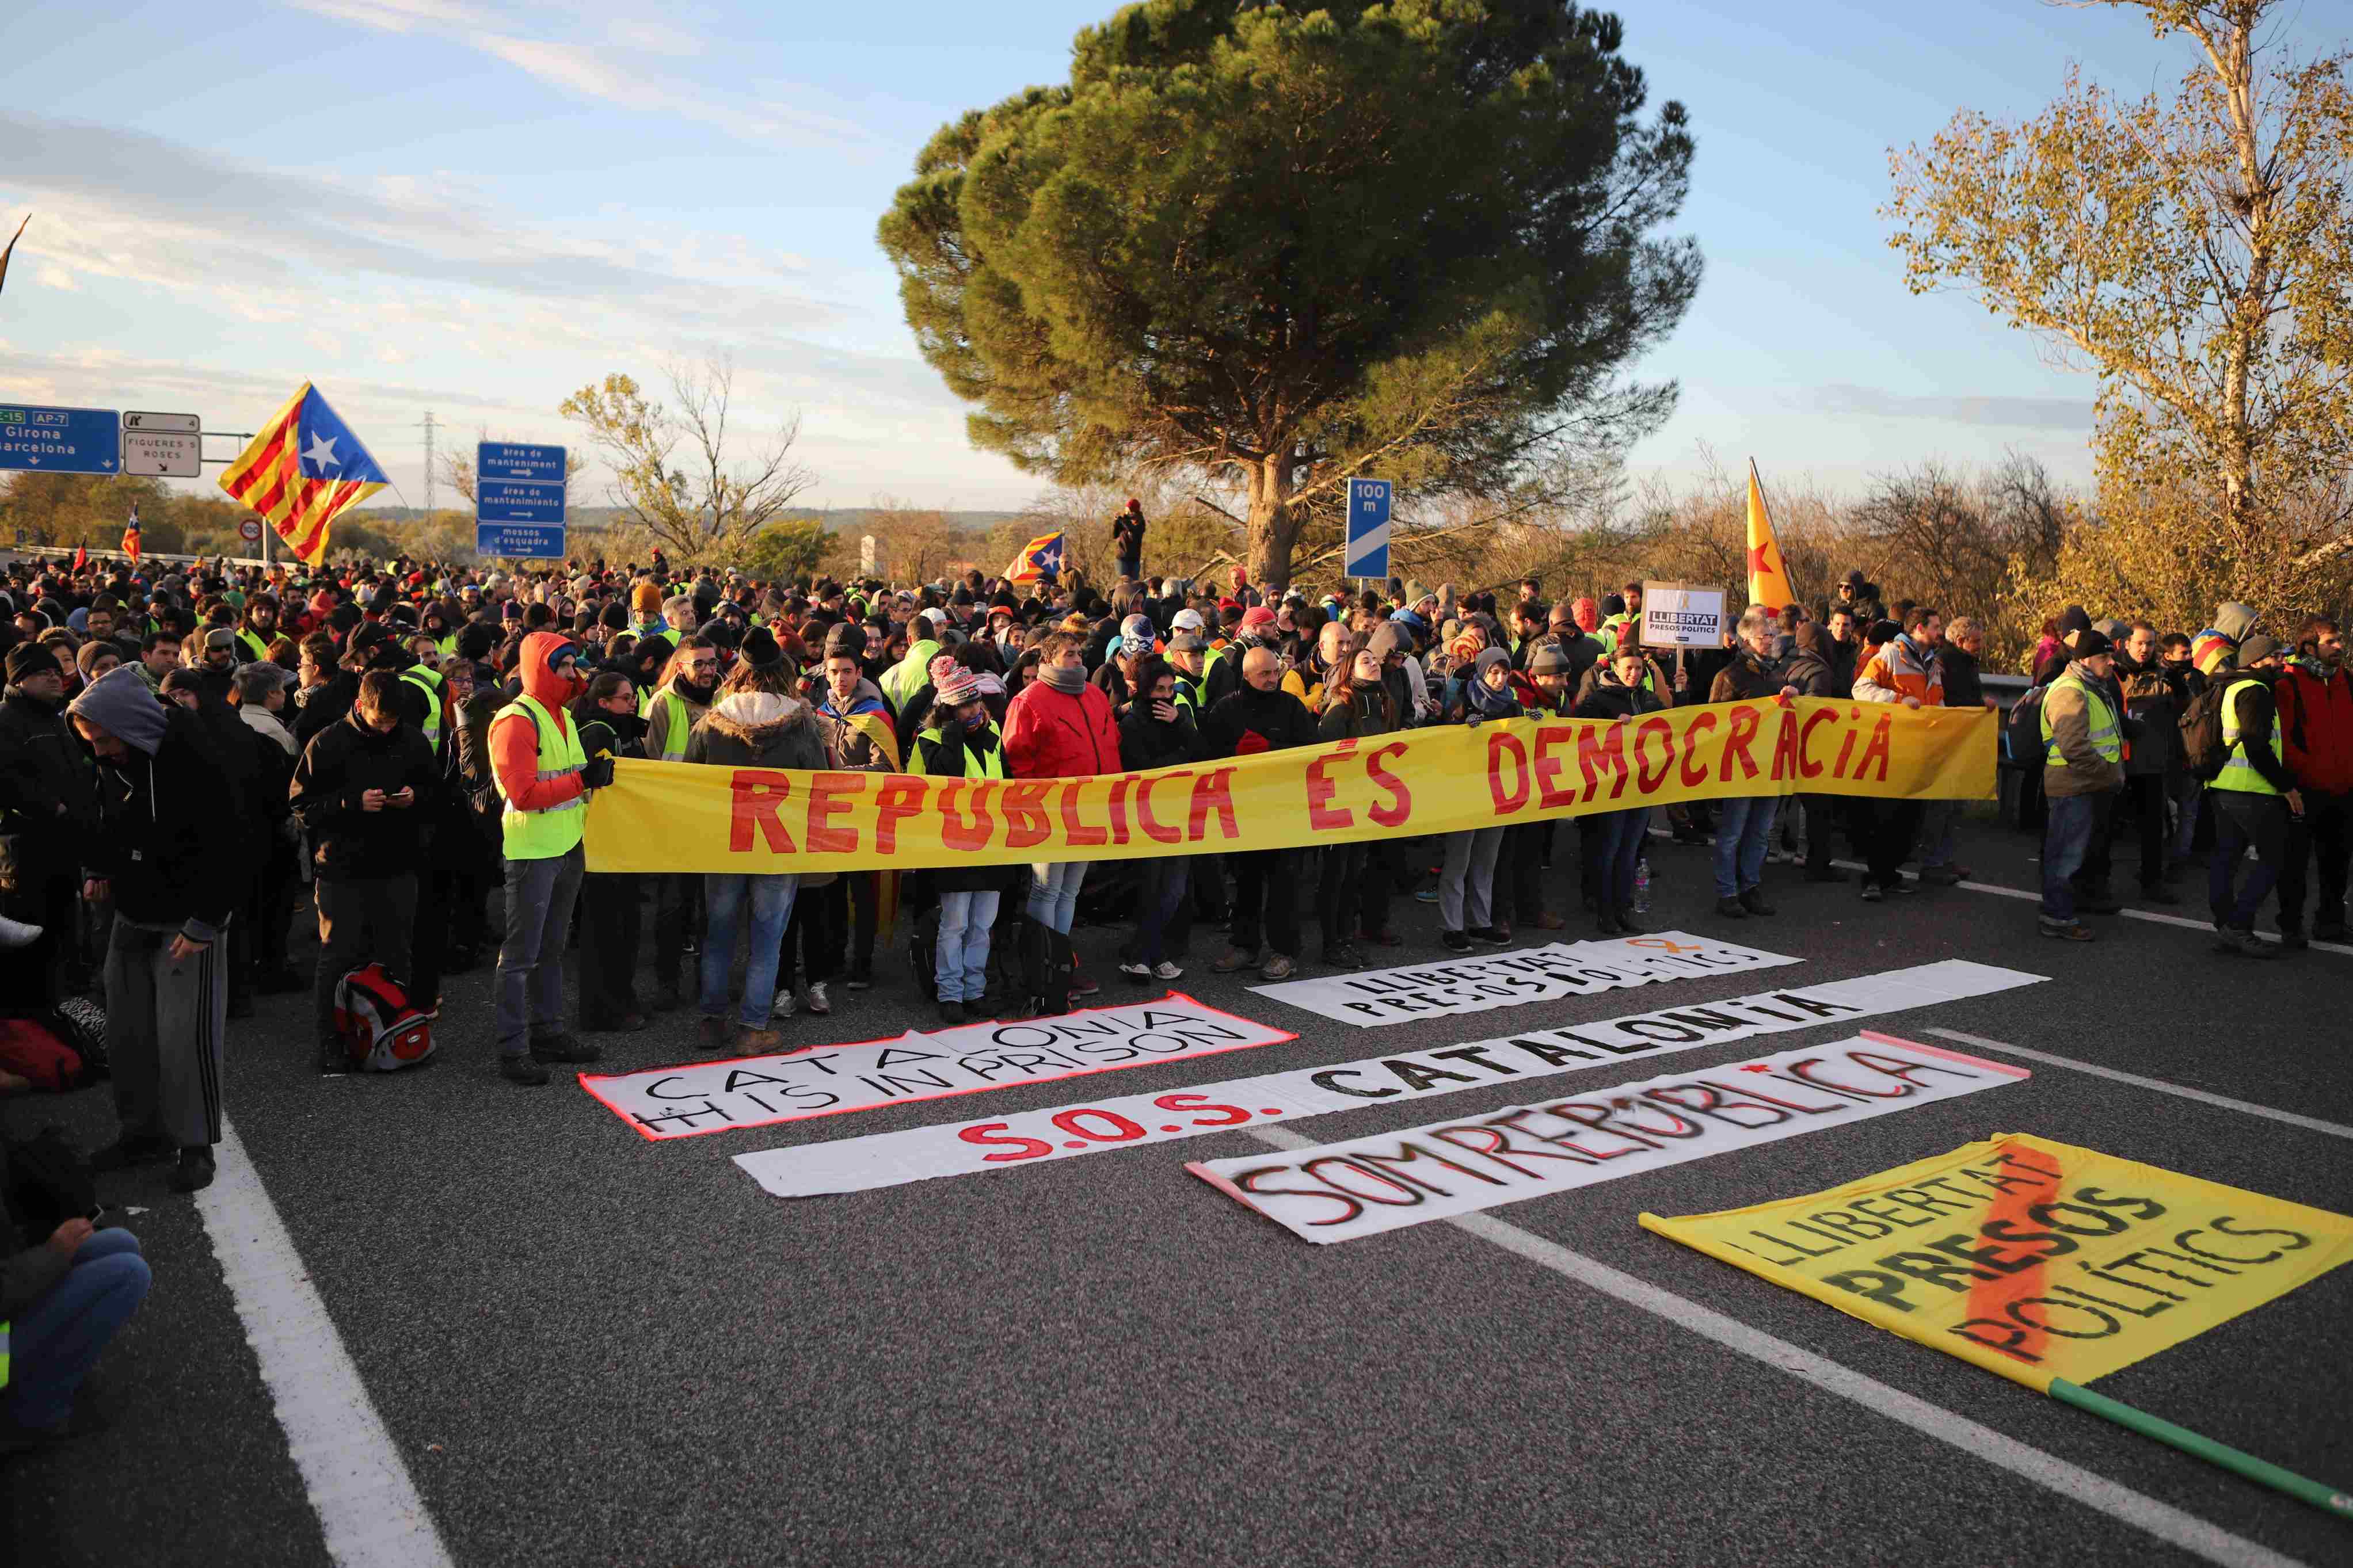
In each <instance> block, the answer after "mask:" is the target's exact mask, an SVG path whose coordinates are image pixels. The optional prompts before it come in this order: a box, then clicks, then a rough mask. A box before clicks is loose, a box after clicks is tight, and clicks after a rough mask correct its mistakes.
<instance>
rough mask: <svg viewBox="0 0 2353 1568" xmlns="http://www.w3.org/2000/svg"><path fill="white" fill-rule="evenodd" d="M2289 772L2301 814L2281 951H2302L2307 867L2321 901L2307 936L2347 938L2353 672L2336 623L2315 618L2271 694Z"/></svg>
mask: <svg viewBox="0 0 2353 1568" xmlns="http://www.w3.org/2000/svg"><path fill="white" fill-rule="evenodd" d="M2273 694H2274V697H2275V698H2276V699H2277V700H2278V702H2279V734H2280V738H2281V741H2282V742H2283V745H2282V751H2283V752H2284V756H2285V759H2286V762H2287V771H2288V773H2289V774H2290V775H2291V776H2292V777H2294V778H2295V784H2296V788H2297V789H2298V790H2299V791H2300V792H2302V794H2303V795H2304V815H2303V816H2301V817H2291V818H2290V819H2289V821H2288V826H2287V841H2286V847H2285V851H2284V855H2285V858H2284V864H2283V865H2282V866H2281V867H2280V879H2279V924H2280V936H2281V938H2282V945H2284V946H2286V947H2302V946H2303V945H2304V944H2305V942H2306V941H2307V940H2308V939H2307V938H2306V935H2305V926H2304V895H2305V890H2306V880H2305V870H2306V862H2307V861H2308V860H2311V859H2314V858H2317V859H2318V861H2319V864H2320V901H2319V903H2318V905H2317V906H2316V908H2315V909H2314V910H2313V915H2312V935H2313V936H2316V937H2318V938H2319V939H2320V940H2321V941H2323V942H2342V941H2344V940H2345V870H2346V862H2347V859H2348V851H2353V838H2348V819H2353V673H2348V671H2347V670H2346V668H2345V639H2344V637H2342V636H2340V635H2339V634H2338V632H2337V623H2336V622H2335V621H2332V620H2330V619H2328V618H2327V616H2313V617H2312V618H2311V619H2310V620H2308V621H2306V622H2305V623H2304V629H2303V630H2301V631H2299V632H2298V633H2297V634H2296V638H2295V658H2294V659H2293V660H2291V661H2290V662H2289V664H2288V667H2287V673H2286V674H2284V675H2283V676H2281V677H2280V679H2279V683H2278V684H2277V685H2276V686H2274V688H2273Z"/></svg>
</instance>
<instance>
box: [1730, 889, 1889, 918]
mask: <svg viewBox="0 0 2353 1568" xmlns="http://www.w3.org/2000/svg"><path fill="white" fill-rule="evenodd" d="M1871 894H1872V889H1869V888H1865V889H1863V890H1862V896H1863V897H1864V898H1866V899H1867V898H1869V897H1871ZM1715 912H1716V913H1717V914H1720V915H1722V916H1723V917H1724V918H1725V920H1728V921H1745V920H1746V919H1747V918H1748V906H1747V905H1746V904H1744V903H1742V902H1741V901H1740V900H1738V899H1718V900H1715Z"/></svg>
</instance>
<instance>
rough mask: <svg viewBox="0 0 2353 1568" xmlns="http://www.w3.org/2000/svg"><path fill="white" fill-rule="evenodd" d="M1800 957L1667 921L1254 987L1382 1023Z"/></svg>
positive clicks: (1367, 1023) (1315, 1008) (1328, 1013)
mask: <svg viewBox="0 0 2353 1568" xmlns="http://www.w3.org/2000/svg"><path fill="white" fill-rule="evenodd" d="M1799 962H1801V961H1800V960H1798V959H1795V958H1788V957H1784V956H1783V955H1782V954H1780V953H1778V952H1758V951H1757V949H1755V948H1753V947H1742V946H1740V945H1739V944H1738V943H1736V942H1719V941H1717V940H1716V939H1715V938H1714V937H1704V936H1694V935H1693V934H1692V933H1691V932H1689V931H1660V932H1658V933H1656V934H1655V935H1651V936H1627V937H1610V938H1608V939H1606V940H1603V941H1600V942H1553V943H1551V944H1550V945H1548V946H1545V947H1534V948H1525V949H1523V950H1521V951H1520V952H1498V953H1495V954H1493V955H1492V956H1488V957H1482V958H1462V959H1455V960H1452V961H1451V962H1448V963H1409V964H1404V965H1401V966H1399V967H1398V968H1395V969H1375V970H1370V971H1367V972H1366V973H1362V974H1333V975H1319V976H1317V977H1316V978H1314V979H1313V980H1285V981H1282V982H1280V983H1279V984H1273V985H1253V986H1251V987H1250V990H1251V991H1252V992H1254V993H1255V994H1258V995H1261V996H1271V997H1273V998H1274V999H1275V1000H1276V1001H1278V1002H1288V1003H1290V1004H1291V1005H1293V1006H1294V1007H1304V1008H1306V1009H1307V1011H1309V1012H1311V1013H1320V1014H1322V1015H1323V1016H1324V1017H1326V1018H1336V1019H1338V1020H1339V1021H1340V1022H1341V1023H1343V1024H1355V1025H1357V1026H1360V1027H1363V1028H1367V1029H1377V1028H1381V1027H1383V1026H1387V1025H1389V1024H1414V1023H1426V1022H1428V1021H1429V1020H1430V1019H1432V1018H1451V1017H1453V1016H1456V1015H1458V1014H1463V1013H1484V1012H1486V1011H1488V1010H1489V1009H1491V1008H1494V1007H1517V1006H1519V1005H1522V1004H1523V1003H1527V1002H1556V1001H1558V1000H1559V999H1560V998H1562V997H1564V996H1587V995H1591V994H1595V993H1598V992H1602V991H1617V990H1622V989H1623V988H1625V987H1627V986H1630V985H1648V984H1651V982H1652V981H1654V980H1694V979H1697V978H1700V977H1702V976H1704V975H1710V974H1736V973H1740V972H1741V971H1742V970H1746V969H1773V968H1777V967H1778V966H1779V965H1781V964H1785V963H1799Z"/></svg>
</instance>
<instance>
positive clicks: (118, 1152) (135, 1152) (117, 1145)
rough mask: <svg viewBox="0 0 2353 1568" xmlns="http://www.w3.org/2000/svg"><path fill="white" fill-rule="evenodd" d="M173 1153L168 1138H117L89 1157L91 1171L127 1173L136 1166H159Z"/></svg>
mask: <svg viewBox="0 0 2353 1568" xmlns="http://www.w3.org/2000/svg"><path fill="white" fill-rule="evenodd" d="M173 1153H174V1150H173V1148H172V1142H171V1140H170V1139H168V1138H118V1139H116V1140H115V1141H114V1142H111V1143H109V1144H108V1145H107V1146H106V1147H105V1148H103V1149H100V1151H99V1152H97V1153H95V1154H92V1155H91V1156H90V1169H91V1170H93V1171H128V1170H130V1169H132V1167H133V1166H137V1165H160V1164H162V1163H164V1161H166V1160H168V1159H170V1158H171V1157H172V1155H173Z"/></svg>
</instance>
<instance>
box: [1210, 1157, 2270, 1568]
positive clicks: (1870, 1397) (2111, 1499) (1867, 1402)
mask: <svg viewBox="0 0 2353 1568" xmlns="http://www.w3.org/2000/svg"><path fill="white" fill-rule="evenodd" d="M1250 1135H1251V1136H1252V1137H1254V1138H1256V1139H1258V1140H1259V1142H1262V1143H1266V1144H1269V1145H1271V1146H1272V1147H1274V1148H1277V1149H1286V1150H1291V1151H1293V1152H1296V1151H1298V1150H1301V1149H1310V1148H1313V1147H1314V1143H1315V1141H1314V1139H1312V1138H1303V1137H1301V1136H1300V1135H1299V1134H1298V1133H1296V1132H1293V1131H1289V1130H1288V1129H1286V1128H1281V1127H1266V1128H1259V1129H1255V1130H1253V1131H1252V1132H1251V1134H1250ZM1441 1223H1443V1224H1446V1225H1451V1226H1454V1227H1455V1228H1456V1229H1458V1230H1465V1231H1468V1232H1470V1233H1471V1234H1472V1236H1475V1237H1479V1238H1480V1239H1481V1240H1482V1241H1491V1242H1493V1243H1494V1244H1495V1245H1496V1246H1497V1247H1502V1248H1504V1250H1505V1251H1507V1252H1512V1253H1515V1254H1517V1255H1518V1256H1520V1257H1522V1258H1526V1259H1527V1260H1528V1261H1529V1262H1531V1263H1533V1264H1535V1265H1536V1266H1537V1267H1538V1268H1549V1269H1551V1270H1552V1271H1553V1272H1554V1273H1556V1274H1558V1275H1561V1276H1562V1277H1564V1278H1566V1279H1573V1280H1575V1281H1577V1283H1578V1284H1580V1285H1583V1286H1586V1287H1588V1288H1589V1289H1595V1290H1599V1291H1600V1292H1601V1293H1602V1294H1603V1295H1605V1296H1613V1297H1615V1298H1617V1299H1618V1300H1620V1301H1623V1302H1624V1303H1626V1304H1627V1305H1628V1306H1630V1307H1634V1308H1638V1309H1640V1310H1642V1311H1645V1312H1649V1313H1651V1315H1652V1316H1654V1317H1659V1318H1663V1319H1665V1320H1666V1321H1668V1322H1671V1323H1673V1324H1675V1325H1676V1326H1677V1327H1679V1328H1684V1329H1689V1330H1690V1331H1692V1332H1693V1333H1695V1334H1698V1335H1699V1336H1700V1337H1702V1338H1703V1339H1708V1340H1713V1341H1715V1342H1716V1343H1717V1344H1719V1345H1722V1346H1723V1347H1724V1348H1725V1349H1726V1350H1728V1351H1732V1352H1735V1353H1736V1354H1739V1355H1745V1356H1747V1357H1749V1358H1750V1359H1751V1360H1754V1361H1760V1362H1763V1363H1765V1364H1766V1365H1767V1366H1769V1367H1772V1368H1774V1369H1775V1370H1776V1371H1778V1372H1786V1373H1788V1374H1789V1375H1790V1376H1792V1377H1795V1378H1798V1379H1799V1380H1800V1381H1802V1382H1806V1383H1810V1384H1813V1385H1814V1386H1815V1387H1817V1388H1820V1389H1821V1390H1823V1391H1824V1392H1825V1393H1829V1394H1837V1395H1838V1396H1839V1397H1840V1398H1841V1399H1846V1400H1852V1402H1853V1403H1855V1404H1856V1405H1861V1406H1862V1408H1863V1409H1865V1410H1868V1411H1871V1412H1872V1413H1873V1414H1874V1415H1884V1416H1886V1417H1887V1418H1888V1419H1889V1420H1891V1421H1894V1422H1896V1423H1898V1424H1900V1425H1902V1426H1909V1427H1911V1428H1912V1429H1913V1430H1914V1431H1915V1432H1918V1433H1920V1434H1921V1435H1922V1436H1927V1437H1933V1438H1935V1439H1936V1441H1938V1442H1940V1443H1946V1444H1949V1445H1951V1446H1952V1447H1955V1448H1957V1449H1959V1450H1960V1451H1961V1452H1962V1453H1964V1454H1967V1455H1968V1456H1969V1457H1971V1458H1978V1459H1983V1460H1984V1461H1985V1462H1986V1463H1988V1464H1989V1465H1993V1466H1996V1467H1998V1468H2001V1469H2005V1470H2008V1471H2010V1473H2011V1474H2012V1475H2015V1476H2017V1477H2019V1478H2020V1479H2023V1480H2027V1481H2031V1482H2032V1483H2033V1484H2035V1485H2036V1486H2039V1487H2042V1488H2043V1489H2046V1490H2048V1491H2052V1492H2056V1493H2058V1494H2059V1495H2060V1496H2061V1497H2064V1498H2072V1499H2073V1500H2075V1501H2077V1502H2080V1503H2082V1504H2083V1505H2084V1507H2086V1508H2089V1509H2093V1510H2096V1511H2098V1512H2100V1513H2104V1514H2106V1515H2107V1516H2108V1517H2109V1518H2111V1519H2114V1520H2116V1521H2120V1522H2122V1523H2125V1524H2128V1525H2131V1526H2132V1527H2134V1528H2135V1529H2137V1530H2140V1531H2146V1532H2147V1534H2150V1535H2153V1536H2155V1537H2156V1538H2157V1539H2158V1540H2159V1541H2162V1542H2166V1543H2167V1544H2168V1545H2172V1546H2178V1547H2179V1548H2181V1550H2183V1551H2184V1552H2189V1553H2190V1554H2192V1555H2193V1556H2197V1557H2200V1558H2203V1559H2204V1560H2205V1561H2207V1562H2209V1563H2219V1564H2222V1565H2224V1568H2305V1565H2304V1564H2303V1563H2301V1561H2300V1560H2299V1559H2297V1558H2294V1557H2289V1556H2285V1555H2284V1554H2282V1553H2280V1552H2274V1551H2273V1550H2272V1549H2271V1548H2270V1547H2268V1546H2264V1545H2263V1544H2261V1543H2260V1542H2253V1541H2249V1540H2248V1539H2246V1538H2245V1537H2244V1536H2241V1535H2233V1534H2232V1533H2231V1532H2230V1531H2227V1530H2224V1529H2222V1528H2221V1526H2220V1525H2216V1524H2210V1523H2208V1522H2207V1521H2205V1520H2202V1519H2200V1518H2199V1517H2198V1516H2197V1515H2195V1514H2192V1513H2185V1512H2183V1511H2182V1510H2180V1509H2178V1508H2175V1507H2174V1506H2173V1505H2172V1504H2170V1503H2166V1502H2160V1501H2158V1500H2157V1499H2155V1498H2153V1497H2149V1496H2147V1494H2145V1493H2142V1492H2137V1491H2135V1490H2133V1489H2131V1488H2130V1487H2127V1486H2122V1485H2119V1484H2118V1483H2116V1482H2115V1481H2112V1480H2109V1479H2107V1478H2106V1477H2105V1476H2098V1475H2094V1474H2093V1473H2092V1472H2091V1471H2089V1470H2086V1469H2084V1468H2082V1467H2080V1466H2077V1465H2071V1464H2069V1463H2068V1462H2067V1461H2066V1460H2064V1459H2062V1458H2059V1457H2058V1456H2056V1455H2054V1454H2046V1453H2044V1452H2043V1451H2042V1449H2040V1448H2037V1447H2034V1446H2033V1445H2031V1444H2030V1443H2021V1442H2020V1441H2019V1440H2018V1439H2017V1438H2015V1437H2010V1436H2005V1435H2004V1434H2002V1433H2000V1432H1997V1431H1995V1430H1994V1429H1993V1428H1992V1427H1990V1426H1980V1425H1978V1423H1977V1422H1975V1421H1972V1420H1970V1419H1968V1417H1967V1416H1965V1415H1955V1414H1954V1413H1953V1412H1951V1411H1949V1410H1947V1409H1945V1408H1944V1407H1943V1406H1942V1405H1931V1404H1929V1403H1928V1402H1927V1401H1926V1400H1925V1399H1920V1398H1917V1397H1915V1395H1912V1394H1906V1393H1905V1392H1904V1391H1903V1390H1902V1389H1899V1388H1892V1387H1890V1386H1889V1385H1887V1384H1883V1383H1882V1382H1880V1381H1879V1380H1878V1379H1877V1378H1874V1377H1868V1376H1865V1375H1864V1374H1863V1373H1859V1372H1856V1371H1853V1370H1852V1368H1849V1367H1845V1366H1841V1365H1840V1364H1839V1363H1837V1362H1834V1361H1831V1360H1830V1359H1829V1358H1828V1357H1826V1356H1819V1355H1816V1354H1815V1353H1814V1352H1811V1351H1810V1350H1806V1349H1804V1348H1802V1347H1800V1346H1798V1345H1793V1344H1791V1343H1790V1342H1788V1341H1787V1340H1784V1339H1780V1338H1778V1337H1777V1336H1775V1335H1772V1334H1768V1333H1767V1332H1765V1331H1763V1330H1761V1329H1753V1328H1750V1327H1749V1326H1748V1325H1747V1324H1746V1323H1744V1322H1742V1321H1740V1320H1739V1319H1737V1318H1731V1317H1726V1316H1725V1314H1723V1313H1722V1312H1718V1311H1716V1310H1714V1309H1713V1308H1709V1307H1703V1306H1701V1305H1700V1304H1699V1303H1698V1302H1696V1301H1694V1300H1688V1299H1687V1298H1685V1297H1682V1296H1678V1295H1676V1294H1675V1293H1674V1292H1673V1291H1672V1290H1665V1289H1660V1288H1659V1287H1658V1286H1656V1285H1653V1284H1651V1283H1650V1282H1649V1281H1648V1280H1645V1279H1636V1278H1635V1277H1634V1276H1633V1275H1631V1274H1628V1273H1625V1272H1623V1271H1622V1270H1620V1269H1616V1268H1611V1267H1609V1265H1608V1264H1606V1263H1603V1262H1601V1261H1600V1260H1599V1259H1598V1258H1588V1257H1586V1256H1585V1254H1583V1253H1581V1252H1574V1251H1571V1250H1570V1249H1569V1248H1567V1247H1563V1246H1561V1245H1560V1244H1559V1243H1557V1242H1552V1241H1546V1239H1545V1238H1544V1237H1540V1236H1535V1235H1533V1234H1531V1233H1530V1232H1527V1231H1525V1230H1522V1229H1521V1228H1520V1227H1519V1226H1515V1225H1509V1224H1506V1223H1505V1222H1504V1221H1503V1220H1500V1219H1497V1218H1496V1217H1495V1216H1494V1215H1487V1214H1466V1215H1453V1216H1451V1217H1450V1218H1448V1219H1446V1220H1444V1221H1442V1222H1441Z"/></svg>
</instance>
